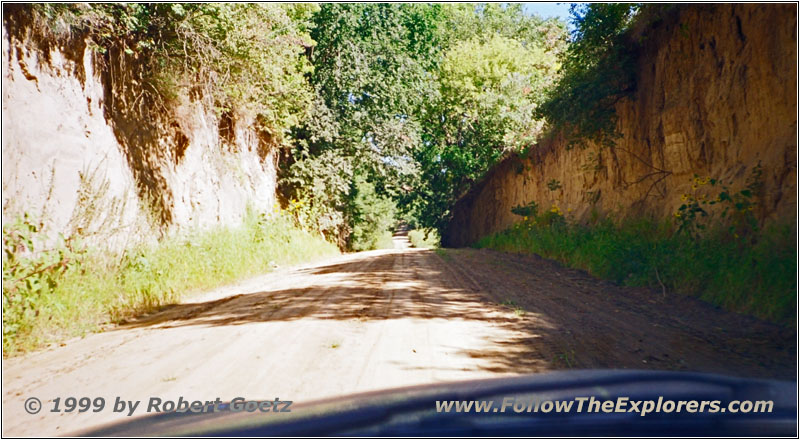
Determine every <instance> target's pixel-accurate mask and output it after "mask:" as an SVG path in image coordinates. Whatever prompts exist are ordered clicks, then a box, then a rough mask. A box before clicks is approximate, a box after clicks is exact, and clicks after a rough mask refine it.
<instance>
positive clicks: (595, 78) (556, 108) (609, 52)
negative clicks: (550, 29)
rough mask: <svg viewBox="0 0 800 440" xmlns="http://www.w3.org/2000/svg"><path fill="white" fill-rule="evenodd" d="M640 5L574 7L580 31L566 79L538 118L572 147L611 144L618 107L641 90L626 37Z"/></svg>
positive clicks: (569, 53) (565, 60)
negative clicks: (623, 100) (551, 127)
mask: <svg viewBox="0 0 800 440" xmlns="http://www.w3.org/2000/svg"><path fill="white" fill-rule="evenodd" d="M639 9H640V5H638V4H635V3H588V4H587V3H583V4H573V5H572V6H571V8H570V12H571V14H572V16H573V18H572V22H573V25H574V27H575V31H574V33H573V35H572V41H571V44H570V45H569V47H568V48H567V50H566V52H565V53H564V54H563V56H562V62H563V69H562V76H561V79H560V80H559V82H558V84H557V85H556V86H555V87H554V88H553V89H552V90H550V91H549V93H548V95H547V97H546V98H545V99H544V101H543V102H542V105H541V106H540V107H539V108H538V109H537V115H538V116H539V117H541V118H545V119H547V121H548V122H550V124H552V126H553V128H554V129H555V130H557V131H560V132H561V133H563V134H564V135H565V136H566V137H567V138H568V139H570V140H571V141H572V144H576V143H582V142H584V140H585V139H590V140H594V141H596V142H598V143H600V144H602V145H610V144H611V143H613V140H614V139H615V137H616V136H617V134H616V112H615V108H614V106H615V104H616V103H617V102H618V101H619V100H620V99H621V98H623V97H625V96H628V95H629V94H630V93H631V92H632V91H633V90H635V88H636V77H635V61H636V45H635V44H634V42H632V41H630V40H629V39H627V38H626V33H627V31H628V29H629V27H630V25H631V23H632V22H633V19H634V17H635V16H636V13H637V12H638V11H639Z"/></svg>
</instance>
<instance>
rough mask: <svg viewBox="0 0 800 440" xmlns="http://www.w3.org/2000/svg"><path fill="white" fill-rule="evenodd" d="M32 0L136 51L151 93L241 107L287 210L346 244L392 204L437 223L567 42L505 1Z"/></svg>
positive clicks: (529, 104)
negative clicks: (182, 0)
mask: <svg viewBox="0 0 800 440" xmlns="http://www.w3.org/2000/svg"><path fill="white" fill-rule="evenodd" d="M36 8H37V9H36V10H37V11H38V12H39V14H40V15H41V16H42V17H45V19H46V20H48V21H49V23H50V24H51V25H53V28H62V29H63V28H64V27H67V28H68V29H71V30H79V31H81V32H84V33H85V34H86V35H89V36H90V40H91V42H92V44H93V45H94V47H95V48H96V50H97V51H98V52H101V53H105V51H107V50H116V51H118V52H120V53H122V52H124V53H125V54H128V55H129V56H131V57H133V58H135V59H136V60H138V62H139V63H140V65H141V66H142V70H143V71H144V72H146V74H145V75H143V80H144V82H145V84H146V85H147V87H145V89H147V90H150V91H151V92H149V93H152V95H153V96H154V98H153V100H154V101H153V102H162V101H163V102H165V103H167V102H168V101H169V100H170V99H173V98H174V97H177V96H180V95H181V94H183V95H188V94H191V93H197V92H198V89H200V92H201V93H203V94H204V95H205V96H210V97H212V98H213V102H214V105H215V108H216V110H217V111H218V114H219V115H220V117H235V116H236V115H237V114H241V113H245V114H249V115H250V116H252V117H253V119H252V120H254V121H256V126H257V129H259V130H262V131H263V132H265V134H266V135H267V136H266V137H267V138H268V139H270V140H271V143H272V145H273V146H274V147H276V148H281V149H282V150H283V152H284V153H283V154H282V155H281V157H282V158H283V159H282V161H281V171H280V182H279V183H280V188H281V194H282V196H283V200H284V202H283V203H284V204H285V206H286V207H287V209H290V210H291V211H292V212H293V213H294V214H295V216H296V217H297V219H298V221H299V222H300V223H302V224H303V225H304V226H306V227H308V228H311V229H314V230H318V231H320V232H321V233H323V234H324V235H325V236H326V237H327V238H329V239H331V240H332V241H336V242H338V244H339V245H340V246H341V247H343V248H351V249H363V248H368V247H371V246H375V245H376V243H377V242H379V241H380V240H377V239H376V237H375V235H376V234H377V235H380V234H385V233H386V229H387V228H388V227H389V225H391V224H392V223H393V221H394V219H395V218H396V217H400V218H402V219H404V220H406V221H408V222H410V223H414V224H416V225H419V226H421V227H435V228H441V227H443V226H444V225H445V224H446V222H447V221H448V218H449V217H448V216H449V208H450V206H451V205H452V204H453V203H454V202H455V200H456V199H457V197H459V196H460V195H461V194H463V192H464V191H465V190H466V189H468V188H469V186H470V185H471V184H472V183H474V182H476V181H477V180H479V179H480V178H481V177H482V176H483V174H484V173H485V172H486V171H487V170H488V169H489V168H490V167H491V166H492V165H493V164H494V163H495V162H496V161H497V160H499V159H500V158H501V157H503V155H504V154H508V153H510V152H520V151H523V150H524V149H525V148H526V147H528V146H530V145H532V144H533V143H535V142H536V140H537V137H538V136H539V135H540V134H541V132H542V129H543V126H544V123H545V122H544V119H545V117H544V116H542V115H541V114H540V113H539V112H537V109H538V108H539V106H540V105H541V102H542V100H543V98H544V97H545V96H546V92H547V90H549V89H550V88H551V87H552V86H553V84H555V83H556V82H557V79H558V77H559V75H560V73H559V68H560V66H561V63H562V60H563V59H564V54H568V53H571V52H567V49H566V48H567V39H568V38H567V31H566V24H565V23H563V22H561V21H559V20H555V19H548V20H545V19H542V18H540V17H538V16H535V15H534V16H531V15H529V14H526V13H525V12H524V11H523V8H522V6H521V5H520V4H502V5H501V4H416V3H410V4H397V3H394V4H386V3H360V4H349V3H324V4H320V5H319V6H317V5H310V4H268V5H256V4H167V3H164V4H150V3H126V4H112V5H107V4H59V5H50V4H48V5H38V6H36ZM566 60H567V62H569V61H570V58H569V57H567V58H566ZM226 115H227V116H226Z"/></svg>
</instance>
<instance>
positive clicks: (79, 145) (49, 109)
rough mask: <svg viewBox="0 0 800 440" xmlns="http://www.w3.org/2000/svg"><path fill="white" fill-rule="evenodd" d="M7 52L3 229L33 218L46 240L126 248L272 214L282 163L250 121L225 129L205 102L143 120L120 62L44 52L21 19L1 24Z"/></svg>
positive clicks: (68, 48)
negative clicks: (76, 237) (58, 236)
mask: <svg viewBox="0 0 800 440" xmlns="http://www.w3.org/2000/svg"><path fill="white" fill-rule="evenodd" d="M2 44H3V53H2V55H3V69H2V75H3V76H2V82H3V83H2V85H3V97H2V105H3V118H2V121H3V136H2V179H3V222H4V223H5V222H6V221H9V220H11V219H13V218H15V217H16V216H18V215H21V214H22V213H25V212H27V213H29V214H32V215H33V216H34V217H36V218H39V219H41V220H42V221H43V223H44V225H45V227H46V228H47V230H48V232H49V233H51V234H54V233H57V232H61V233H64V234H65V235H72V234H75V233H80V234H81V235H83V236H86V237H87V238H89V239H90V240H92V241H94V242H95V243H99V244H108V245H113V246H117V245H122V246H124V245H125V244H129V243H130V241H131V240H132V239H133V240H136V239H138V238H142V236H148V235H149V236H154V234H155V233H156V232H157V230H160V231H161V232H163V231H165V230H174V229H176V228H178V229H179V228H183V227H188V226H199V227H204V226H208V225H212V224H218V223H225V224H231V223H236V222H238V221H239V220H240V219H241V217H242V215H243V213H244V212H245V208H246V206H247V205H248V204H250V205H252V206H253V207H254V208H257V209H260V210H269V209H271V208H272V205H273V203H274V202H275V183H276V156H275V155H276V152H274V151H271V150H270V149H269V148H268V147H267V146H265V145H264V142H263V140H262V139H260V138H259V136H258V135H257V133H256V131H255V130H253V129H252V128H251V126H252V125H251V124H250V123H249V121H247V119H246V118H243V117H240V118H232V119H231V118H228V119H226V120H225V121H222V122H221V121H220V117H219V116H217V115H216V114H215V113H214V112H213V111H212V110H211V108H212V107H211V104H210V103H209V102H207V100H205V99H204V98H203V97H202V96H194V97H193V98H192V99H189V98H183V99H179V100H178V102H176V103H175V104H174V105H173V107H172V108H170V109H167V110H166V111H165V112H162V113H165V114H162V115H161V116H160V121H158V124H157V123H156V122H155V121H153V120H152V119H151V118H147V117H141V115H142V114H144V115H146V114H147V113H142V112H140V113H133V112H131V111H129V110H130V109H131V108H135V107H134V106H135V105H138V103H136V101H135V99H136V96H137V90H140V89H139V87H141V86H140V85H139V84H137V83H136V78H137V75H136V74H135V72H133V74H130V75H128V74H127V73H129V72H126V71H125V69H126V68H127V67H130V68H131V69H135V64H130V61H131V60H127V59H126V58H125V55H124V54H113V53H111V54H107V55H106V56H105V59H98V58H99V57H100V56H99V55H98V54H96V53H95V52H94V51H93V50H91V49H89V48H87V46H86V43H85V41H82V40H81V39H80V38H73V41H72V42H71V43H62V44H61V45H59V43H54V42H52V41H47V40H46V39H45V38H43V37H42V36H41V35H37V31H36V30H35V29H34V28H33V27H31V26H30V25H29V23H25V20H24V17H20V16H14V15H6V16H4V20H3V42H2ZM126 62H127V63H128V64H126ZM123 82H124V83H125V84H122V83H123ZM132 99H133V100H134V101H131V100H132ZM137 115H139V116H137ZM153 207H155V208H153ZM150 220H152V221H150Z"/></svg>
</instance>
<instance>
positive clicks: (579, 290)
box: [3, 237, 796, 436]
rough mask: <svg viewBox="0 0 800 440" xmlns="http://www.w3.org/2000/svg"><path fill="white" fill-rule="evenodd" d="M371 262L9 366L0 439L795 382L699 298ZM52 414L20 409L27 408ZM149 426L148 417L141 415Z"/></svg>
mask: <svg viewBox="0 0 800 440" xmlns="http://www.w3.org/2000/svg"><path fill="white" fill-rule="evenodd" d="M396 246H397V249H393V250H382V251H372V252H363V253H358V254H350V255H344V256H341V257H338V258H336V259H333V260H329V261H326V262H324V263H320V264H314V265H308V266H304V267H298V268H294V269H283V270H278V271H276V272H274V273H271V274H267V275H264V276H262V277H258V278H255V279H251V280H249V281H247V282H244V283H240V284H238V285H234V286H228V287H226V288H223V289H218V290H215V291H212V292H209V293H206V294H203V295H199V296H195V297H192V298H190V299H188V300H186V301H185V302H183V303H182V304H177V305H174V306H170V307H168V308H166V309H165V310H163V311H161V312H159V313H156V314H152V315H150V316H145V317H142V318H140V319H139V320H137V321H135V322H131V323H128V324H125V325H122V326H120V327H117V328H115V329H113V330H110V331H107V332H105V333H99V334H94V335H90V336H87V337H85V338H83V339H77V340H73V341H69V342H68V343H67V344H66V345H64V346H61V347H56V348H52V349H48V350H45V351H42V352H38V353H33V354H30V355H27V356H24V357H19V358H14V359H9V360H5V361H4V362H3V373H4V374H3V434H4V435H5V436H19V435H36V436H42V435H50V434H52V435H66V434H70V433H71V432H74V431H76V430H82V429H86V428H89V427H91V426H96V425H100V424H103V423H107V422H109V421H113V420H123V419H125V418H126V417H125V416H124V415H121V414H115V413H113V412H112V411H111V410H110V408H109V407H107V408H106V409H104V410H103V411H102V412H100V413H97V414H95V413H91V412H89V413H83V414H54V413H49V412H48V410H49V409H50V408H51V407H52V403H50V402H51V401H52V399H53V398H56V397H62V398H65V397H69V396H73V397H83V396H88V397H92V398H94V397H104V398H105V399H106V402H107V403H106V404H107V405H110V404H111V402H113V401H114V399H115V398H116V397H118V396H119V397H122V398H123V399H125V400H142V401H143V402H145V403H143V404H142V405H145V404H146V401H147V399H149V398H150V397H161V398H163V399H177V398H178V396H183V397H184V398H187V399H190V400H213V399H215V398H217V397H219V398H221V399H222V400H230V399H232V398H234V397H237V396H242V397H246V398H249V399H257V398H262V399H263V398H267V399H273V398H275V397H278V398H281V399H289V400H294V401H295V402H303V401H308V400H310V399H316V398H322V397H329V396H337V395H343V394H349V393H354V392H359V391H367V390H376V389H383V388H389V387H396V386H405V385H413V384H423V383H433V382H441V381H451V380H459V379H471V378H486V377H496V376H500V375H514V374H525V373H535V372H542V371H548V370H555V369H564V368H637V369H641V368H645V369H669V370H676V369H679V370H697V371H710V372H721V373H728V374H733V375H740V376H758V377H770V378H783V379H789V378H792V379H793V378H794V376H795V356H796V344H795V332H794V330H786V329H781V328H778V327H776V326H772V325H769V324H765V323H763V322H759V321H757V320H754V319H752V318H748V317H745V316H740V315H735V314H731V313H726V312H722V311H720V310H718V309H715V308H713V307H711V306H708V305H706V304H703V303H700V302H699V301H695V300H692V299H689V298H684V297H679V296H676V295H671V294H668V295H667V296H666V297H663V296H662V294H661V292H653V291H649V290H645V289H629V288H620V287H618V286H615V285H613V284H611V283H606V282H603V281H599V280H596V279H594V278H592V277H590V276H588V275H586V274H585V273H583V272H580V271H575V270H571V269H566V268H563V267H561V266H559V265H557V264H555V263H552V262H549V261H547V260H543V259H540V258H537V257H535V256H521V255H511V254H504V253H499V252H492V251H486V250H482V251H476V250H466V249H465V250H447V251H445V252H441V253H435V252H433V251H429V250H419V249H408V248H407V247H406V242H405V238H404V237H397V238H396ZM31 396H34V397H38V398H40V399H41V400H42V402H44V408H43V410H42V412H40V413H39V414H37V415H29V414H27V413H25V411H24V409H23V401H24V400H25V399H26V398H28V397H31ZM136 414H137V415H141V414H143V408H141V407H140V408H139V409H138V410H137V413H136Z"/></svg>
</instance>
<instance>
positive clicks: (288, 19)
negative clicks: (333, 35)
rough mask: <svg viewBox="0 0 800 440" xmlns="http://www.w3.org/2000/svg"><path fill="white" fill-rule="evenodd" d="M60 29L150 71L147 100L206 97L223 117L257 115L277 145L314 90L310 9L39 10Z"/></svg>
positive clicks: (104, 6) (165, 6) (132, 6)
mask: <svg viewBox="0 0 800 440" xmlns="http://www.w3.org/2000/svg"><path fill="white" fill-rule="evenodd" d="M35 8H37V9H36V10H37V11H39V13H41V14H42V15H43V16H45V17H46V18H47V20H48V21H49V22H51V23H54V26H55V27H57V28H58V27H62V28H66V29H67V30H68V31H70V32H72V31H75V32H83V33H85V34H86V35H88V36H89V38H90V41H91V44H92V45H93V47H94V48H95V50H96V51H97V52H98V53H100V54H108V53H110V52H120V53H124V54H125V55H127V56H129V57H131V58H132V59H134V60H136V62H137V63H138V65H139V68H140V69H141V71H142V72H144V74H145V77H144V80H145V84H143V88H142V91H141V92H142V93H147V94H148V95H149V96H151V97H153V98H154V99H155V100H156V101H157V102H160V103H162V104H163V103H165V102H167V101H169V100H171V99H174V98H176V97H177V96H179V95H188V94H189V92H197V91H198V90H202V91H203V92H205V93H206V94H207V95H208V96H210V97H211V98H212V99H213V100H214V103H215V105H216V107H217V110H218V111H219V112H220V113H222V112H230V111H233V110H236V111H239V112H245V113H249V114H251V115H252V116H254V117H255V118H256V120H257V122H258V123H259V125H260V128H262V129H263V130H265V131H266V132H267V133H269V134H270V135H271V136H272V138H273V139H274V142H275V143H276V144H278V145H280V144H282V143H283V142H284V141H285V139H284V137H285V135H286V134H287V133H288V131H289V129H290V127H292V126H294V125H296V124H297V123H299V122H300V120H302V119H303V118H304V117H305V114H306V112H307V109H308V107H309V105H310V103H311V100H312V99H313V91H312V89H311V88H310V87H308V84H307V83H306V81H305V74H307V73H308V72H309V71H310V69H311V66H310V64H309V63H308V61H307V60H306V58H305V57H303V56H302V55H303V54H304V53H305V50H306V48H307V47H311V46H312V45H313V42H312V40H311V38H310V35H309V29H310V26H311V24H310V22H309V20H310V18H311V15H312V14H313V13H314V12H315V11H316V6H314V5H310V4H220V3H91V4H41V5H35Z"/></svg>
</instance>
